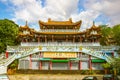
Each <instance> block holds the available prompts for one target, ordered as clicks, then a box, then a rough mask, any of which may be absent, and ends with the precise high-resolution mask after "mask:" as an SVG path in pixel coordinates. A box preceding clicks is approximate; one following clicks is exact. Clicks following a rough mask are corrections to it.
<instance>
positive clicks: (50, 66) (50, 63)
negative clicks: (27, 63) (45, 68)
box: [49, 61, 52, 70]
mask: <svg viewBox="0 0 120 80" xmlns="http://www.w3.org/2000/svg"><path fill="white" fill-rule="evenodd" d="M49 69H50V70H52V61H50V62H49Z"/></svg>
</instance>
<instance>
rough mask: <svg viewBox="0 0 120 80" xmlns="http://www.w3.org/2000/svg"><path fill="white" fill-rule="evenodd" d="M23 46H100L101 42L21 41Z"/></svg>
mask: <svg viewBox="0 0 120 80" xmlns="http://www.w3.org/2000/svg"><path fill="white" fill-rule="evenodd" d="M21 46H100V43H88V42H86V43H80V42H75V43H72V42H47V43H45V42H42V43H41V42H21Z"/></svg>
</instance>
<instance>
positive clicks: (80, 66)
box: [79, 52, 82, 70]
mask: <svg viewBox="0 0 120 80" xmlns="http://www.w3.org/2000/svg"><path fill="white" fill-rule="evenodd" d="M81 55H82V53H81V52H79V58H80V60H79V70H81V68H82V65H81V63H82V61H81V60H82V59H81V58H82V56H81Z"/></svg>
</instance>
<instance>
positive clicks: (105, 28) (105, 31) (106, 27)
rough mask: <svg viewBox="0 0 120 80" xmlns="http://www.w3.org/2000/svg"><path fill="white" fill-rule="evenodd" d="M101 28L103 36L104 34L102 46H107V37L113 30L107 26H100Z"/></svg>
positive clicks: (101, 40)
mask: <svg viewBox="0 0 120 80" xmlns="http://www.w3.org/2000/svg"><path fill="white" fill-rule="evenodd" d="M100 27H101V34H102V38H101V39H100V44H101V45H107V44H106V37H107V36H108V35H109V34H110V32H111V31H112V29H111V28H110V27H108V26H107V25H100Z"/></svg>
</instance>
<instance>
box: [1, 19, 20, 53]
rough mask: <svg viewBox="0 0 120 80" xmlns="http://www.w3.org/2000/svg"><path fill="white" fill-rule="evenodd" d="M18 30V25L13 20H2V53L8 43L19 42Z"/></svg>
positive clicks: (11, 44)
mask: <svg viewBox="0 0 120 80" xmlns="http://www.w3.org/2000/svg"><path fill="white" fill-rule="evenodd" d="M18 30H19V28H18V25H17V24H15V23H14V22H13V21H11V20H8V19H4V20H0V53H1V52H5V50H6V46H7V45H9V46H13V45H16V44H18V42H17V35H18Z"/></svg>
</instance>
